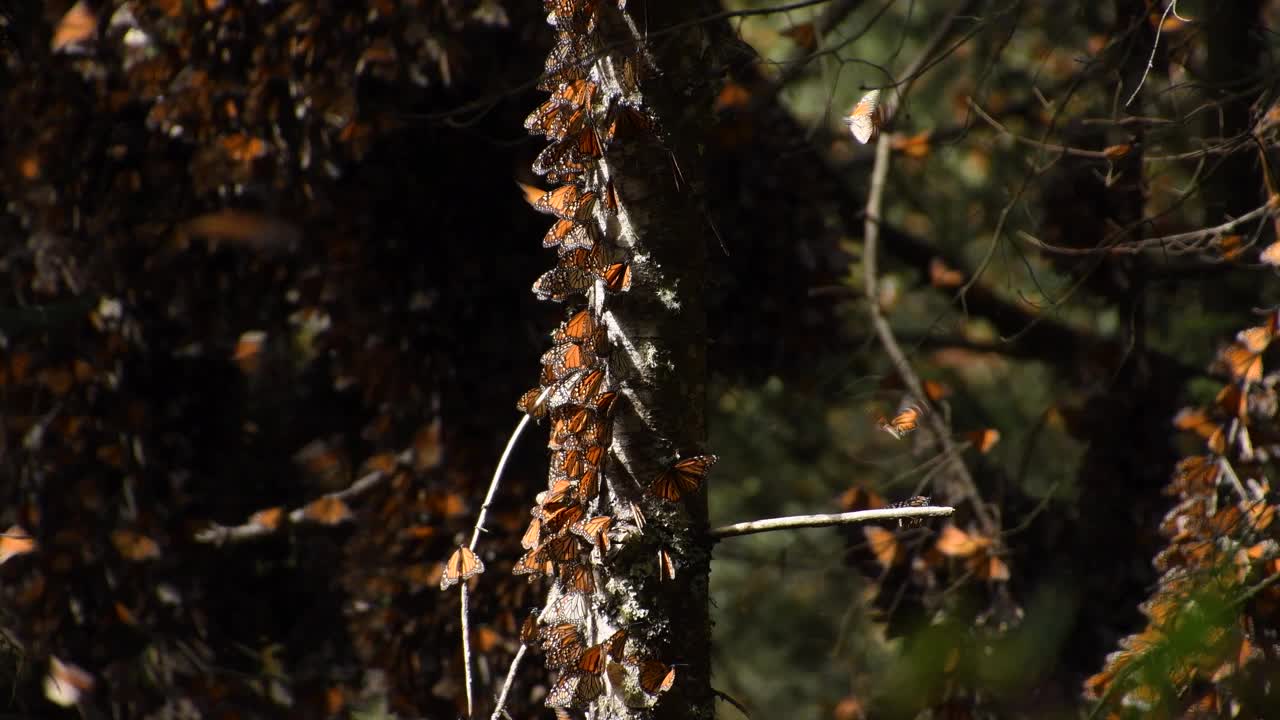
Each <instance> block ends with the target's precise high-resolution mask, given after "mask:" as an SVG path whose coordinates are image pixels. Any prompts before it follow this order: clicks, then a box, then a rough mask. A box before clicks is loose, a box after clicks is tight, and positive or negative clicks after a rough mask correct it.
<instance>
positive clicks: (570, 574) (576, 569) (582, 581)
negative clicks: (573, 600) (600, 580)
mask: <svg viewBox="0 0 1280 720" xmlns="http://www.w3.org/2000/svg"><path fill="white" fill-rule="evenodd" d="M560 583H561V584H562V585H563V586H564V588H563V589H564V591H565V592H569V591H573V592H579V593H582V594H584V595H590V594H591V593H593V592H595V590H596V576H595V573H593V572H592V571H591V565H589V564H587V563H572V564H568V565H564V566H563V567H561V568H560Z"/></svg>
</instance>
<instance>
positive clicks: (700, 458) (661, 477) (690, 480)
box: [649, 455, 718, 502]
mask: <svg viewBox="0 0 1280 720" xmlns="http://www.w3.org/2000/svg"><path fill="white" fill-rule="evenodd" d="M717 459H718V458H716V456H715V455H695V456H693V457H689V458H685V459H683V460H678V461H676V462H675V463H674V464H673V465H672V466H671V467H669V468H667V469H666V470H663V471H662V472H660V473H658V477H657V478H655V479H654V481H653V482H652V483H651V484H650V485H649V493H650V494H652V495H654V496H656V497H660V498H662V499H663V500H669V501H671V502H676V501H678V500H679V499H680V498H682V497H684V496H685V495H688V494H689V493H692V492H695V491H696V490H697V489H698V488H699V487H700V486H701V485H702V481H703V480H704V479H705V478H706V477H707V471H708V470H710V469H711V466H712V465H715V464H716V460H717Z"/></svg>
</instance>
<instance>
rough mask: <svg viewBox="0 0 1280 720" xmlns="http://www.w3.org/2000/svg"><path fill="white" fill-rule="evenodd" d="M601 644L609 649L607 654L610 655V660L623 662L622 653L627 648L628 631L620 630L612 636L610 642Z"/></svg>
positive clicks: (606, 641)
mask: <svg viewBox="0 0 1280 720" xmlns="http://www.w3.org/2000/svg"><path fill="white" fill-rule="evenodd" d="M600 644H601V645H604V646H606V647H607V648H608V649H607V650H605V652H607V653H609V658H610V659H612V660H613V661H614V662H618V663H620V662H622V651H623V650H624V649H625V648H626V646H627V631H626V629H622V630H618V631H617V632H615V633H614V634H612V635H610V636H609V639H608V640H605V641H604V642H602V643H600Z"/></svg>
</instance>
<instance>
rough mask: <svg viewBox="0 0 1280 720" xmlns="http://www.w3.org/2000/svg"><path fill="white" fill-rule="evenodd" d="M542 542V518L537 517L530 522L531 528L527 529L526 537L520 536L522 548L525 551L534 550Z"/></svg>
mask: <svg viewBox="0 0 1280 720" xmlns="http://www.w3.org/2000/svg"><path fill="white" fill-rule="evenodd" d="M541 540H542V518H537V517H535V518H534V519H532V520H530V521H529V527H527V528H525V531H524V535H521V536H520V547H522V548H524V549H525V550H532V549H534V548H535V547H537V546H538V543H539V542H541Z"/></svg>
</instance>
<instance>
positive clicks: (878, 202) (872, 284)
mask: <svg viewBox="0 0 1280 720" xmlns="http://www.w3.org/2000/svg"><path fill="white" fill-rule="evenodd" d="M967 7H968V3H966V4H965V7H964V8H956V9H955V10H953V11H952V12H951V13H950V14H949V15H948V16H947V17H946V18H945V19H944V20H943V22H942V25H941V26H940V27H939V28H938V31H937V32H935V33H934V35H933V37H932V38H930V41H929V43H928V44H927V45H926V48H925V50H924V52H922V53H921V54H920V56H919V57H917V59H916V61H915V62H913V63H912V69H909V70H908V72H907V73H906V75H907V77H908V78H910V77H911V76H912V75H913V74H914V68H915V67H917V66H920V65H923V64H924V63H925V62H927V60H928V57H929V55H930V54H931V53H932V52H933V48H936V47H937V46H939V45H941V44H942V42H943V40H945V39H946V37H947V35H948V34H949V33H950V30H951V25H952V23H953V22H954V21H955V19H956V17H957V16H958V15H959V14H960V13H961V12H965V11H966V9H967ZM908 88H909V84H904V85H903V87H902V88H901V94H898V95H895V96H892V97H890V98H889V99H888V101H887V102H886V103H885V108H884V122H885V124H886V125H887V124H889V123H890V122H891V121H892V118H893V115H894V114H895V113H896V112H897V109H898V105H899V103H900V100H901V97H903V96H904V95H905V94H906V91H907V89H908ZM890 150H891V140H890V136H889V133H883V134H881V136H880V138H879V140H877V142H876V155H875V163H874V165H873V166H872V170H871V188H870V191H869V192H868V193H867V209H866V217H865V221H864V227H863V236H862V238H863V239H862V247H863V250H862V269H863V289H864V292H865V293H866V298H867V311H868V314H869V315H870V318H871V325H872V327H873V328H874V329H875V332H876V335H877V336H878V337H879V339H880V344H881V345H882V346H884V350H885V354H886V355H888V356H889V361H890V362H892V363H893V366H894V368H895V369H896V370H897V371H898V375H899V376H900V377H901V378H902V381H903V383H904V384H906V386H907V389H908V390H909V391H910V392H911V395H912V396H913V397H914V398H915V399H916V401H917V402H921V403H923V402H926V395H925V393H924V388H923V386H922V384H921V382H920V378H919V377H917V376H916V373H915V370H913V369H912V368H911V363H910V362H908V361H907V357H906V355H905V354H904V353H903V352H902V348H901V347H900V346H899V345H898V341H897V339H896V338H895V337H894V335H893V328H892V327H890V325H889V321H888V320H887V319H886V318H885V316H884V313H883V312H882V310H881V308H880V299H879V297H878V295H879V275H878V270H877V263H876V255H877V249H878V246H879V240H880V212H881V208H882V206H883V205H884V185H885V178H886V177H887V176H888V174H889V153H890ZM926 421H927V423H928V425H929V429H930V430H931V431H932V432H933V434H934V436H935V437H936V438H937V441H938V444H939V445H941V447H942V454H943V455H944V456H948V457H950V458H951V460H950V465H951V467H952V469H953V476H954V478H955V480H956V482H957V483H958V484H959V485H960V491H961V492H960V493H950V495H951V497H950V498H949V499H951V500H953V501H954V500H955V499H957V498H958V497H960V496H963V497H965V498H967V499H968V500H969V501H970V503H971V504H972V505H973V513H974V516H975V517H976V518H977V519H978V522H979V523H980V524H981V526H982V529H983V531H984V532H985V534H986V535H987V536H989V537H995V535H996V530H997V528H996V523H995V520H994V518H992V517H991V515H990V513H988V512H987V508H986V506H985V505H984V504H983V502H982V498H981V497H980V496H979V494H978V488H977V485H976V484H975V483H974V481H973V477H972V476H971V475H970V474H969V468H968V467H967V466H965V464H964V461H963V460H961V459H960V458H959V456H958V455H957V454H956V453H955V447H954V443H952V441H951V435H950V433H949V432H948V431H947V428H946V425H945V423H944V422H943V420H942V418H941V417H939V416H938V414H937V413H928V414H927V415H926Z"/></svg>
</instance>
